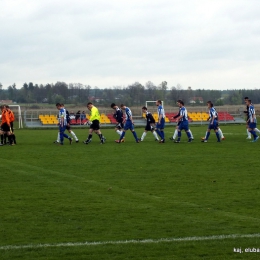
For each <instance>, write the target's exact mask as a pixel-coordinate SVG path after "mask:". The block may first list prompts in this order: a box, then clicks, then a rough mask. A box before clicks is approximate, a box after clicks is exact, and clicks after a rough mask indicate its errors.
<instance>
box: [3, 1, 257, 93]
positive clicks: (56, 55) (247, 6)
mask: <svg viewBox="0 0 260 260" xmlns="http://www.w3.org/2000/svg"><path fill="white" fill-rule="evenodd" d="M0 35H1V40H0V82H1V83H2V84H3V87H4V88H7V87H8V86H9V85H12V84H13V83H16V85H17V88H20V87H22V85H23V83H25V82H27V83H29V82H33V83H34V84H36V83H37V84H47V83H56V82H57V81H64V82H66V83H82V84H84V85H91V86H92V87H94V86H97V87H99V88H109V87H114V86H127V85H129V84H131V83H134V82H136V81H138V82H140V83H141V84H145V83H146V82H148V81H152V82H153V83H154V84H155V85H159V84H160V83H161V82H162V81H167V82H168V87H172V86H176V85H177V84H178V83H179V84H181V85H182V87H183V88H187V87H188V86H191V87H192V89H199V88H201V89H202V88H204V89H241V88H253V89H254V88H260V76H259V75H260V62H259V61H260V0H129V1H128V0H120V1H119V0H73V1H72V0H33V1H32V0H0Z"/></svg>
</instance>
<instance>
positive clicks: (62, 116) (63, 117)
mask: <svg viewBox="0 0 260 260" xmlns="http://www.w3.org/2000/svg"><path fill="white" fill-rule="evenodd" d="M58 120H59V132H60V143H61V144H63V140H64V137H65V138H68V139H70V140H71V138H70V137H69V136H68V135H67V134H65V133H64V132H65V130H66V127H67V124H68V122H67V113H66V109H65V108H61V109H60V110H59V115H58Z"/></svg>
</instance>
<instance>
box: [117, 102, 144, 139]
mask: <svg viewBox="0 0 260 260" xmlns="http://www.w3.org/2000/svg"><path fill="white" fill-rule="evenodd" d="M120 107H121V109H122V110H124V111H125V119H124V121H123V122H124V130H123V132H122V134H121V136H120V138H119V140H116V141H115V142H116V143H119V144H120V143H121V142H122V140H123V138H124V137H125V132H126V131H127V130H128V129H130V130H131V132H132V134H133V136H134V138H135V141H136V142H137V143H139V142H140V141H139V139H138V137H137V135H136V132H135V129H134V121H133V116H132V111H131V110H130V108H129V107H127V106H125V105H124V104H121V105H120Z"/></svg>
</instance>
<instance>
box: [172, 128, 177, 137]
mask: <svg viewBox="0 0 260 260" xmlns="http://www.w3.org/2000/svg"><path fill="white" fill-rule="evenodd" d="M177 136H178V129H175V131H174V135H173V137H172V139H176V137H177Z"/></svg>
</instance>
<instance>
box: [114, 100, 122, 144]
mask: <svg viewBox="0 0 260 260" xmlns="http://www.w3.org/2000/svg"><path fill="white" fill-rule="evenodd" d="M111 108H113V109H114V110H115V113H114V114H113V117H114V118H115V119H116V121H117V124H116V127H115V131H116V132H117V133H118V134H119V136H121V135H122V133H123V130H122V129H123V128H124V123H123V121H124V114H123V111H122V109H120V108H119V107H118V106H117V105H116V104H115V103H112V104H111ZM124 141H125V138H123V139H122V140H121V142H122V143H123V142H124Z"/></svg>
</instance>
